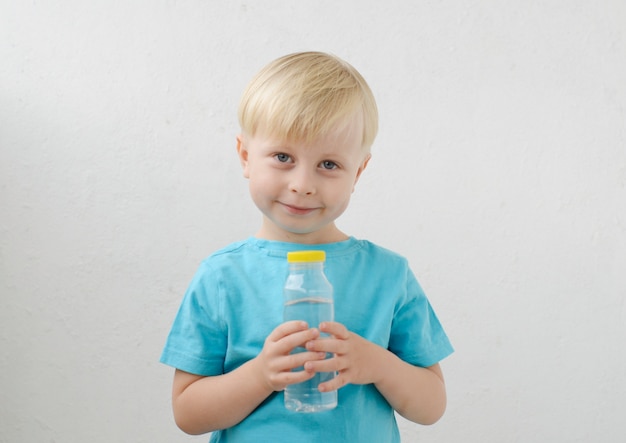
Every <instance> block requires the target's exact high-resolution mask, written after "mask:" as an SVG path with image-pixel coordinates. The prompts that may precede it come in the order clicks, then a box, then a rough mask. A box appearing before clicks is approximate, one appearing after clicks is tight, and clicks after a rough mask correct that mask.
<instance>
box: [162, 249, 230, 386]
mask: <svg viewBox="0 0 626 443" xmlns="http://www.w3.org/2000/svg"><path fill="white" fill-rule="evenodd" d="M220 286H221V285H220V282H219V275H218V274H217V273H216V272H214V271H213V270H212V268H211V267H210V266H209V264H208V263H207V262H206V261H205V262H203V263H202V265H201V266H200V268H199V269H198V271H197V272H196V274H195V276H194V278H193V279H192V281H191V283H190V285H189V287H188V289H187V291H186V293H185V296H184V298H183V301H182V303H181V305H180V308H179V310H178V313H177V314H176V318H175V319H174V323H173V325H172V329H171V330H170V333H169V335H168V338H167V341H166V343H165V347H164V349H163V352H162V354H161V359H160V361H161V363H164V364H166V365H169V366H173V367H175V368H177V369H180V370H183V371H186V372H190V373H192V374H197V375H203V376H209V375H220V374H222V373H223V372H224V356H225V353H226V343H227V336H226V332H225V331H226V328H225V327H224V322H223V321H222V313H221V303H220V297H221V291H220Z"/></svg>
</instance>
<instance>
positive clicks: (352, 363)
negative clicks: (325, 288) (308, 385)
mask: <svg viewBox="0 0 626 443" xmlns="http://www.w3.org/2000/svg"><path fill="white" fill-rule="evenodd" d="M319 330H320V332H322V333H326V334H330V335H331V337H328V338H318V339H316V340H311V341H309V342H307V343H306V349H307V350H309V351H316V352H320V351H321V352H329V353H332V354H334V356H333V357H332V358H329V359H326V360H318V361H309V362H307V363H306V364H305V365H304V369H305V370H306V371H309V372H333V371H337V376H336V377H334V378H333V379H332V380H330V381H327V382H325V383H321V384H320V385H319V386H318V389H319V390H320V391H322V392H328V391H334V390H336V389H339V388H341V387H343V386H345V385H347V384H348V383H352V384H357V385H363V384H368V383H376V382H377V380H379V378H380V377H381V376H382V375H381V374H380V371H381V366H382V365H381V363H382V361H381V360H382V359H381V358H380V357H383V355H384V354H385V353H386V352H387V350H386V349H384V348H382V347H380V346H378V345H376V344H374V343H372V342H370V341H368V340H366V339H365V338H363V337H361V336H360V335H358V334H355V333H354V332H350V331H349V330H348V329H347V328H346V327H345V326H344V325H342V324H341V323H337V322H324V323H322V324H320V326H319ZM381 351H382V353H381ZM383 358H384V357H383ZM382 371H384V368H383V369H382Z"/></svg>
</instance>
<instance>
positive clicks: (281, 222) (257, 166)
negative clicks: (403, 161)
mask: <svg viewBox="0 0 626 443" xmlns="http://www.w3.org/2000/svg"><path fill="white" fill-rule="evenodd" d="M362 134H363V127H362V122H361V119H360V118H354V119H353V121H352V122H351V123H350V124H349V125H347V126H346V127H345V128H340V129H338V130H335V131H331V132H330V133H328V134H326V135H324V136H322V137H320V138H318V139H316V140H313V141H312V142H306V143H304V142H286V141H284V140H279V139H276V138H274V137H271V136H268V135H265V134H262V133H261V134H256V135H255V136H254V137H249V136H239V137H238V138H237V142H238V143H237V151H238V153H239V157H240V159H241V163H242V166H243V170H244V176H245V177H246V178H248V179H249V181H250V183H249V185H250V194H251V196H252V200H253V201H254V203H255V204H256V206H257V207H258V208H259V209H260V210H261V212H262V213H263V215H264V218H263V226H262V228H261V230H260V231H259V232H258V233H257V236H258V237H260V238H265V239H268V240H279V241H290V242H298V243H309V244H312V243H329V242H334V241H341V240H345V239H346V236H345V234H343V233H342V232H341V231H339V230H338V229H337V227H336V226H335V223H334V222H335V220H336V219H337V217H339V216H340V215H341V214H342V213H343V212H344V210H345V209H346V208H347V207H348V203H349V201H350V195H351V194H352V192H353V191H354V185H355V184H356V182H357V180H358V178H359V176H360V175H361V172H363V170H364V169H365V167H366V165H367V162H368V160H369V154H368V153H366V152H365V150H364V149H363V147H362V146H361V140H362Z"/></svg>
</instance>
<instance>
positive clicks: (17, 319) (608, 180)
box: [0, 0, 626, 443]
mask: <svg viewBox="0 0 626 443" xmlns="http://www.w3.org/2000/svg"><path fill="white" fill-rule="evenodd" d="M625 29H626V3H625V2H624V1H622V0H596V1H593V2H592V1H582V0H562V1H556V0H547V1H535V0H532V1H531V0H528V1H523V2H520V1H515V2H514V1H489V0H481V1H479V0H476V1H461V0H459V1H442V0H439V1H435V0H429V1H408V0H407V1H392V0H391V1H373V0H370V1H363V0H361V1H357V0H352V1H287V0H284V1H278V0H271V1H270V0H266V1H262V2H261V1H258V2H257V1H241V0H237V1H226V0H224V1H215V0H214V1H207V0H205V1H164V0H135V1H128V2H106V1H88V2H85V1H70V0H65V1H30V2H11V1H9V0H1V1H0V211H1V212H0V291H1V292H0V297H1V298H0V300H1V305H0V441H1V442H10V443H18V442H19V443H22V442H23V443H30V442H35V441H41V442H44V441H45V442H57V443H61V442H62V443H72V442H85V441H89V442H133V443H134V442H187V441H206V440H207V436H202V437H189V436H186V435H184V434H183V433H182V432H180V431H179V430H178V429H177V428H176V427H175V425H174V423H173V420H172V417H171V412H170V404H169V395H170V383H171V377H172V370H171V369H170V368H168V367H165V366H162V365H160V364H159V363H158V362H157V360H158V357H159V354H160V352H161V347H162V345H163V343H164V340H165V337H166V334H167V332H168V330H169V327H170V323H171V321H172V319H173V316H174V314H175V311H176V309H177V307H178V304H179V302H180V298H181V296H182V294H183V291H184V290H185V288H186V286H187V284H188V282H189V279H190V278H191V276H192V274H193V273H194V271H195V269H196V266H197V265H198V263H199V261H200V260H201V259H202V258H203V257H205V256H206V255H208V254H209V253H210V252H212V251H213V250H215V249H216V248H219V247H221V246H223V245H225V244H227V243H229V242H231V241H234V240H239V239H241V238H244V237H247V236H248V235H251V234H252V233H253V232H254V231H255V229H256V227H257V226H258V224H259V221H260V217H259V215H258V213H257V210H256V209H255V208H254V206H253V205H252V203H251V201H250V200H249V198H248V195H247V183H246V182H245V180H244V179H243V178H242V177H241V172H240V169H239V165H238V162H237V159H236V156H235V151H234V147H235V143H234V140H235V139H234V137H235V135H236V133H237V122H236V115H235V112H236V107H237V103H238V99H239V95H240V93H241V91H242V89H243V87H244V85H245V84H246V82H247V81H248V80H249V78H250V77H251V76H252V75H253V74H254V73H255V72H256V71H257V70H258V69H259V68H260V67H261V66H262V65H264V64H265V63H267V62H269V61H270V60H271V59H273V58H275V57H278V56H280V55H283V54H286V53H288V52H293V51H299V50H312V49H314V50H324V51H329V52H333V53H336V54H337V55H340V56H341V57H343V58H345V59H347V60H348V61H350V62H351V63H352V64H354V65H355V66H356V67H357V68H358V69H359V70H360V71H361V72H362V73H363V75H364V76H365V77H366V78H367V79H368V81H369V83H370V85H371V86H372V88H373V90H374V92H375V94H376V96H377V98H378V102H379V106H380V113H381V128H380V135H379V137H378V139H377V141H376V143H375V146H374V151H373V152H374V157H373V160H372V162H371V163H370V167H369V169H368V170H367V171H366V173H365V175H364V177H363V179H362V181H361V182H360V184H359V186H358V187H357V191H356V193H355V195H354V198H353V203H352V206H351V208H349V210H348V212H347V213H346V214H345V215H344V216H343V217H342V219H341V221H340V225H341V227H342V228H343V229H344V230H346V231H347V232H349V233H351V234H353V235H355V236H357V237H361V238H368V239H371V240H373V241H375V242H377V243H379V244H381V245H384V246H387V247H389V248H391V249H395V250H396V251H398V252H400V253H402V254H404V255H405V256H407V257H408V258H409V259H410V261H411V263H412V266H413V268H414V270H415V272H416V274H417V275H418V278H419V279H420V280H421V282H422V284H423V286H424V287H425V289H426V290H427V292H428V294H429V296H430V298H431V301H432V303H433V304H434V306H435V308H436V310H437V311H438V313H439V316H440V317H441V319H442V321H443V322H444V324H445V326H446V328H447V330H448V332H449V334H450V336H451V338H452V340H453V342H454V344H455V347H456V349H457V352H456V353H455V354H454V355H453V356H452V357H450V358H449V359H447V360H446V361H444V362H443V367H444V370H445V373H446V377H447V383H448V390H449V408H448V411H447V414H446V415H445V417H444V418H443V419H442V420H441V421H440V422H439V423H438V424H436V425H435V426H433V427H420V426H417V425H413V424H410V423H406V422H402V423H401V426H402V433H403V436H404V441H407V442H417V441H438V442H456V441H464V442H471V443H474V442H476V443H477V442H498V443H499V442H621V441H623V436H624V435H625V434H626V421H625V420H624V417H625V416H626V380H625V377H624V376H625V374H626V347H625V345H624V339H625V338H626V306H625V298H626V272H624V271H625V270H626V123H625V122H626V111H625V110H626V80H625V79H626V34H625Z"/></svg>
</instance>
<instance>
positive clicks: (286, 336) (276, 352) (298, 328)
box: [255, 321, 326, 391]
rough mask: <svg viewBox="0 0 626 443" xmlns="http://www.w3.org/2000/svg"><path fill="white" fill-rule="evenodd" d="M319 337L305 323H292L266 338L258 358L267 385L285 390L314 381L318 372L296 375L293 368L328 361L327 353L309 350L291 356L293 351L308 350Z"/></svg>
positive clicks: (261, 373)
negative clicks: (311, 362)
mask: <svg viewBox="0 0 626 443" xmlns="http://www.w3.org/2000/svg"><path fill="white" fill-rule="evenodd" d="M319 335H320V332H319V330H318V329H314V328H311V329H309V327H308V325H307V324H306V322H303V321H289V322H286V323H283V324H281V325H279V326H277V327H276V329H274V330H273V331H272V332H271V333H270V335H269V336H268V337H267V338H266V339H265V343H264V345H263V349H262V350H261V352H260V353H259V355H258V356H257V357H256V359H255V360H257V363H258V364H259V367H260V371H259V373H260V375H261V377H262V379H263V380H262V381H263V383H264V384H265V385H266V386H267V387H268V388H269V389H270V390H272V391H282V390H283V389H285V387H286V386H287V385H290V384H294V383H301V382H303V381H306V380H309V379H310V378H312V377H313V376H314V375H315V372H311V371H296V372H292V369H295V368H298V367H301V366H304V364H305V363H306V362H309V361H316V360H322V359H324V358H326V353H325V352H315V351H313V352H311V351H309V352H299V353H295V354H291V351H293V349H294V348H296V347H298V346H302V347H304V344H305V343H307V342H308V341H311V340H315V339H316V338H318V337H319Z"/></svg>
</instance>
